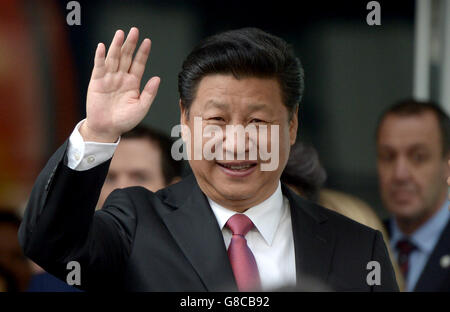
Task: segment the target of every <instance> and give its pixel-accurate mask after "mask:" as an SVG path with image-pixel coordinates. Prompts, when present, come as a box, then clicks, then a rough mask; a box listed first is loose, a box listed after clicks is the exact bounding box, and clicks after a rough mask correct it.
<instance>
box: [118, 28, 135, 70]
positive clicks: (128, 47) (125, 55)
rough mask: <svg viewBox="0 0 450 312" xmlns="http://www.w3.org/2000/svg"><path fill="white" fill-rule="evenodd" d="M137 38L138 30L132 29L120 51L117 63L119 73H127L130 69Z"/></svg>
mask: <svg viewBox="0 0 450 312" xmlns="http://www.w3.org/2000/svg"><path fill="white" fill-rule="evenodd" d="M138 38H139V30H138V29H137V28H136V27H132V28H131V29H130V32H129V33H128V36H127V39H126V40H125V43H124V44H123V46H122V49H121V56H120V62H119V70H120V71H123V72H126V73H127V72H128V70H129V69H130V65H131V60H132V58H133V53H134V50H135V49H136V44H137V42H138Z"/></svg>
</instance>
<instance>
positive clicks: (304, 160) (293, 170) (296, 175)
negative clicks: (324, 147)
mask: <svg viewBox="0 0 450 312" xmlns="http://www.w3.org/2000/svg"><path fill="white" fill-rule="evenodd" d="M326 179H327V173H326V171H325V169H324V168H323V167H322V165H321V163H320V160H319V155H318V153H317V151H316V149H315V148H314V147H313V146H311V145H309V144H305V143H302V142H300V141H298V142H296V143H295V144H294V145H293V146H292V147H291V152H290V154H289V159H288V162H287V165H286V167H285V168H284V171H283V173H282V175H281V181H282V182H283V183H286V184H291V185H292V186H294V187H296V188H297V189H298V190H299V191H300V192H301V193H302V195H303V196H304V197H305V198H306V199H309V200H311V201H317V199H318V198H319V191H320V189H321V188H322V186H323V184H324V183H325V180H326Z"/></svg>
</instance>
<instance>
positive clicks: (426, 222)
mask: <svg viewBox="0 0 450 312" xmlns="http://www.w3.org/2000/svg"><path fill="white" fill-rule="evenodd" d="M449 157H450V121H449V117H448V116H447V115H446V114H445V113H444V112H443V111H442V109H440V108H439V107H438V106H437V105H435V104H433V103H428V102H418V101H415V100H405V101H401V102H399V103H397V104H396V105H394V106H392V107H391V108H389V109H388V110H387V111H386V112H385V113H384V114H383V115H382V116H381V118H380V121H379V123H378V128H377V164H378V175H379V183H380V190H381V197H382V200H383V203H384V205H385V207H386V209H387V210H388V211H389V212H390V213H391V214H392V218H391V219H390V220H389V221H388V222H387V228H388V230H389V231H390V235H391V247H392V249H393V250H394V252H395V254H396V257H397V259H398V262H399V266H400V269H401V271H402V272H403V274H404V276H405V279H406V290H407V291H450V222H449V220H450V211H449V210H448V206H449V200H448V186H447V184H446V179H447V177H448V176H449V174H450V171H449V167H448V165H447V161H448V159H449Z"/></svg>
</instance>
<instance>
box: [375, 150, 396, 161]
mask: <svg viewBox="0 0 450 312" xmlns="http://www.w3.org/2000/svg"><path fill="white" fill-rule="evenodd" d="M394 158H395V155H394V154H393V153H388V152H380V153H378V160H380V161H382V162H391V161H393V160H394Z"/></svg>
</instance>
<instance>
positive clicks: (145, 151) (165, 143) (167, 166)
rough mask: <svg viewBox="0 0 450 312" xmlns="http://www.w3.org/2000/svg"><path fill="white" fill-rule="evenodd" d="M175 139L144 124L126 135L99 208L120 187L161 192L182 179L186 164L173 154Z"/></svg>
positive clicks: (112, 161)
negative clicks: (139, 187) (138, 187)
mask: <svg viewBox="0 0 450 312" xmlns="http://www.w3.org/2000/svg"><path fill="white" fill-rule="evenodd" d="M171 147H172V141H171V139H170V138H169V137H168V136H166V135H164V134H162V133H160V132H158V131H156V130H154V129H152V128H150V127H146V126H143V125H138V126H136V127H135V128H134V129H133V130H131V131H129V132H126V133H124V134H123V135H122V137H121V139H120V143H119V144H118V146H117V149H116V150H115V152H114V157H113V158H112V160H111V164H110V166H109V170H108V175H107V176H106V179H105V183H104V184H103V188H102V191H101V193H100V199H99V202H98V205H97V207H98V208H100V207H102V206H103V204H104V203H105V200H106V198H107V197H108V196H109V194H111V192H112V191H113V190H115V189H117V188H125V187H129V186H142V187H145V188H147V189H148V190H150V191H152V192H157V191H159V190H160V189H162V188H165V187H166V186H169V185H171V184H173V183H176V182H178V181H180V180H181V170H182V163H181V162H180V161H176V160H174V159H173V158H172V155H171Z"/></svg>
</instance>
